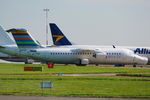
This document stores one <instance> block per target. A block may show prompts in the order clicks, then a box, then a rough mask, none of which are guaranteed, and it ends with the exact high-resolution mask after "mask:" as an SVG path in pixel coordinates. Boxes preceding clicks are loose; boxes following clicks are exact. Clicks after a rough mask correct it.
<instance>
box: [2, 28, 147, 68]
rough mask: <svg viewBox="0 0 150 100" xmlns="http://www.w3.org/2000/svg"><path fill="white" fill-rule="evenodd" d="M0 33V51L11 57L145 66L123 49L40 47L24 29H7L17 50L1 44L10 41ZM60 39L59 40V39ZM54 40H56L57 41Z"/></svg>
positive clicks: (71, 62) (141, 59) (4, 33)
mask: <svg viewBox="0 0 150 100" xmlns="http://www.w3.org/2000/svg"><path fill="white" fill-rule="evenodd" d="M0 29H1V31H0V32H1V33H0V51H1V52H3V53H6V54H9V55H12V56H18V57H26V58H32V59H36V60H39V61H42V62H51V63H59V64H76V65H88V64H133V65H143V64H147V62H148V58H146V57H142V56H139V55H136V54H134V53H133V52H132V51H131V50H129V49H124V48H76V47H73V48H67V47H57V46H56V47H42V46H41V45H39V44H38V43H37V42H36V41H35V40H34V39H33V38H32V36H31V35H30V34H28V31H27V30H26V29H14V28H13V29H9V30H7V32H9V33H12V35H13V37H14V39H15V42H16V44H17V46H18V48H16V47H14V46H12V45H11V44H8V43H6V44H1V41H2V42H4V43H5V42H6V41H10V39H9V38H10V37H8V34H6V32H5V31H4V30H2V28H0ZM59 39H60V38H59ZM59 39H56V40H59Z"/></svg>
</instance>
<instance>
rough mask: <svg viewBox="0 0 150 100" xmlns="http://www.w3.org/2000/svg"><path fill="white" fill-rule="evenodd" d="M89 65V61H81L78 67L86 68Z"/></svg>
mask: <svg viewBox="0 0 150 100" xmlns="http://www.w3.org/2000/svg"><path fill="white" fill-rule="evenodd" d="M88 64H89V59H80V62H79V64H76V65H77V66H86V65H88Z"/></svg>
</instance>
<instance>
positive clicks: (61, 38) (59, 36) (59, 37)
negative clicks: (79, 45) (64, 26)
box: [49, 23, 72, 46]
mask: <svg viewBox="0 0 150 100" xmlns="http://www.w3.org/2000/svg"><path fill="white" fill-rule="evenodd" d="M49 25H50V30H51V34H52V39H53V43H54V45H56V46H61V45H72V43H71V42H70V41H69V40H68V39H67V38H66V36H65V35H64V34H63V33H62V31H61V30H60V29H59V28H58V27H57V25H56V24H54V23H50V24H49Z"/></svg>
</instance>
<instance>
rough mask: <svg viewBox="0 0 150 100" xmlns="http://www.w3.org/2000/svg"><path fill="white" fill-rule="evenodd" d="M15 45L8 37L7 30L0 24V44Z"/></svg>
mask: <svg viewBox="0 0 150 100" xmlns="http://www.w3.org/2000/svg"><path fill="white" fill-rule="evenodd" d="M5 45H15V42H14V41H13V40H12V39H11V38H10V36H9V35H8V33H7V32H5V30H4V29H3V28H2V27H1V26H0V46H5Z"/></svg>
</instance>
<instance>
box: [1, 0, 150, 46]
mask: <svg viewBox="0 0 150 100" xmlns="http://www.w3.org/2000/svg"><path fill="white" fill-rule="evenodd" d="M44 8H49V9H50V11H49V14H48V16H49V17H48V22H49V23H51V22H52V23H56V24H57V25H58V26H59V28H60V29H61V30H62V31H63V32H64V33H65V35H66V36H67V37H68V38H69V39H70V40H71V41H72V42H73V43H75V44H90V45H112V44H114V45H121V46H150V0H0V24H1V26H2V27H3V28H4V29H10V28H25V29H27V30H28V31H29V32H30V33H31V34H32V36H33V37H34V38H35V39H36V40H38V41H39V42H40V43H41V44H45V40H46V35H45V12H44V11H43V9H44ZM48 38H49V44H52V39H51V35H50V31H49V37H48Z"/></svg>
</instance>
